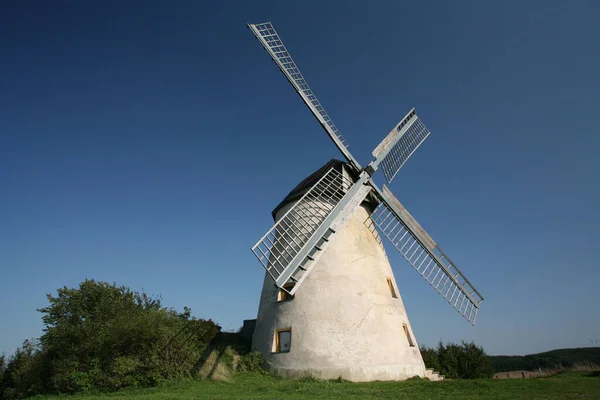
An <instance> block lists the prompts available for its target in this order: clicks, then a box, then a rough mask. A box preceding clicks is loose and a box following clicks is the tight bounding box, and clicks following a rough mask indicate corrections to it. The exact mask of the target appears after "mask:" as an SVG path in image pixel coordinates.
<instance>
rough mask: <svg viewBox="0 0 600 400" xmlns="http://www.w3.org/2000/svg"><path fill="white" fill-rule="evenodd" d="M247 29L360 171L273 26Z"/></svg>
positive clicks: (253, 26) (257, 26)
mask: <svg viewBox="0 0 600 400" xmlns="http://www.w3.org/2000/svg"><path fill="white" fill-rule="evenodd" d="M248 27H249V28H250V30H251V31H252V33H254V36H256V38H257V39H258V40H259V41H260V43H261V44H262V45H263V47H264V48H265V50H267V52H268V53H269V55H270V56H271V58H272V59H273V61H275V64H277V66H278V67H279V69H280V70H281V72H283V74H284V75H285V77H286V78H287V79H288V81H289V82H290V83H291V84H292V86H293V87H294V89H296V92H298V94H299V95H300V97H301V98H302V100H304V103H305V104H306V105H307V106H308V108H309V109H310V111H311V112H312V113H313V115H314V116H315V117H316V118H317V120H318V121H319V123H320V124H321V126H322V127H323V128H324V129H325V131H326V132H327V134H328V135H329V137H330V138H331V139H332V140H333V142H334V143H335V144H336V145H337V147H338V148H339V149H340V151H341V152H342V154H344V156H345V157H346V159H347V160H348V161H349V162H350V164H352V166H353V167H355V168H356V170H360V169H361V167H360V164H359V163H358V161H356V159H355V158H354V157H353V156H352V154H350V152H349V151H348V143H347V142H346V140H345V139H344V137H343V136H342V134H341V133H340V131H339V130H338V128H337V127H336V126H335V124H334V123H333V120H332V119H331V117H329V114H327V112H326V111H325V109H324V108H323V106H322V105H321V102H319V100H318V99H317V97H316V96H315V94H314V93H313V91H312V90H311V89H310V87H309V86H308V83H307V82H306V79H304V76H302V74H301V73H300V70H299V69H298V66H297V65H296V63H295V62H294V60H293V59H292V56H291V55H290V53H289V52H288V50H287V49H286V47H285V45H284V44H283V42H282V41H281V38H280V37H279V35H278V34H277V32H276V31H275V29H274V28H273V25H272V24H271V23H270V22H266V23H263V24H248Z"/></svg>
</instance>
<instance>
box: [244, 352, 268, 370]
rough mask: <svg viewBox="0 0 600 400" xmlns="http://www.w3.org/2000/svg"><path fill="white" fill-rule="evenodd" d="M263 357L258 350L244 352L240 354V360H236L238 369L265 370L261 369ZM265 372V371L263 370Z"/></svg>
mask: <svg viewBox="0 0 600 400" xmlns="http://www.w3.org/2000/svg"><path fill="white" fill-rule="evenodd" d="M264 362H265V359H264V358H263V356H262V354H260V352H258V351H253V352H251V353H248V354H244V355H243V356H240V360H239V361H238V369H239V370H240V371H260V372H263V371H265V370H264V369H263V365H264ZM265 372H266V371H265Z"/></svg>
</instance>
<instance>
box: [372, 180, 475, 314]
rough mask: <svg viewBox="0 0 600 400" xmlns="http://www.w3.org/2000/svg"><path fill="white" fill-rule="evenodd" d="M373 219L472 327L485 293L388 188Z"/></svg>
mask: <svg viewBox="0 0 600 400" xmlns="http://www.w3.org/2000/svg"><path fill="white" fill-rule="evenodd" d="M378 194H379V195H380V197H381V200H382V202H381V203H380V204H379V206H377V208H376V209H375V211H374V212H373V214H372V215H371V219H372V220H373V222H374V223H375V225H376V226H377V227H378V228H379V229H380V231H381V232H382V233H383V235H384V236H385V237H387V238H388V240H389V241H390V242H391V243H392V245H394V247H395V248H396V249H397V250H398V251H399V252H400V254H402V255H403V256H404V258H405V259H406V260H407V261H408V262H409V264H410V265H412V266H413V267H414V268H415V269H416V270H417V272H418V273H419V274H421V276H422V277H423V278H425V280H426V281H427V282H428V283H429V284H430V285H431V286H432V287H433V288H434V289H435V290H436V291H437V292H438V293H440V294H441V295H442V297H444V298H445V299H446V301H448V303H450V305H452V307H454V308H455V309H456V310H457V311H458V312H459V313H460V314H461V315H462V316H463V317H465V318H466V319H467V321H469V322H470V323H471V324H472V325H475V320H476V318H477V312H478V310H479V304H480V303H481V302H482V301H483V297H482V296H481V294H480V293H479V292H478V291H477V289H475V288H474V287H473V285H471V283H470V282H469V280H468V279H467V278H466V277H465V276H464V275H463V274H462V273H461V272H460V270H459V269H458V268H457V267H456V265H455V264H454V263H453V262H452V261H451V260H450V259H449V258H448V257H447V256H446V255H445V254H444V252H443V251H442V250H441V249H440V247H439V246H438V245H437V244H436V243H435V241H434V240H433V239H432V238H431V237H430V236H429V235H428V234H427V232H425V230H424V229H423V228H422V227H421V225H419V223H418V222H417V221H416V220H415V219H414V218H413V217H412V216H411V215H410V213H409V212H408V211H407V210H406V209H405V208H404V206H403V205H402V204H401V203H400V201H398V199H396V197H394V195H393V194H392V192H390V191H389V189H388V188H387V187H385V186H384V187H383V192H379V193H378Z"/></svg>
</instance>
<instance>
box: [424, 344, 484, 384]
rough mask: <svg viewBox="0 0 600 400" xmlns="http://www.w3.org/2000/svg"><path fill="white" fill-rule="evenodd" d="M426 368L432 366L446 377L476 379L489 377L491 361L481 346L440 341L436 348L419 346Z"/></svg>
mask: <svg viewBox="0 0 600 400" xmlns="http://www.w3.org/2000/svg"><path fill="white" fill-rule="evenodd" d="M421 354H422V355H423V361H424V362H425V366H427V368H433V369H435V370H436V371H438V372H439V373H440V374H442V375H444V376H445V377H446V378H450V379H476V378H491V377H492V375H493V374H494V370H493V367H492V363H491V362H490V359H489V357H488V356H487V355H486V354H485V351H484V350H483V348H482V347H480V346H477V345H476V344H475V343H473V342H471V343H467V342H465V341H462V342H461V344H460V345H459V344H455V343H448V344H446V345H444V344H443V343H442V342H440V343H439V344H438V347H437V349H430V348H426V347H422V348H421Z"/></svg>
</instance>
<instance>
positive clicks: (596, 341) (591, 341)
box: [588, 338, 600, 347]
mask: <svg viewBox="0 0 600 400" xmlns="http://www.w3.org/2000/svg"><path fill="white" fill-rule="evenodd" d="M588 340H589V341H590V343H591V344H592V347H596V343H599V342H600V339H597V340H592V339H589V338H588Z"/></svg>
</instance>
